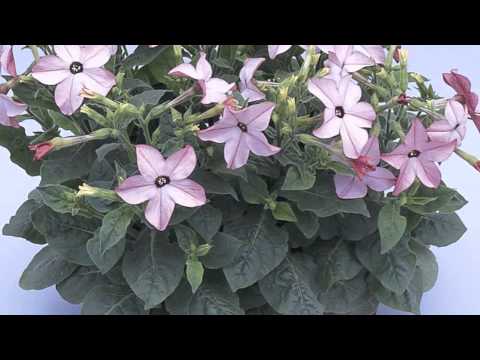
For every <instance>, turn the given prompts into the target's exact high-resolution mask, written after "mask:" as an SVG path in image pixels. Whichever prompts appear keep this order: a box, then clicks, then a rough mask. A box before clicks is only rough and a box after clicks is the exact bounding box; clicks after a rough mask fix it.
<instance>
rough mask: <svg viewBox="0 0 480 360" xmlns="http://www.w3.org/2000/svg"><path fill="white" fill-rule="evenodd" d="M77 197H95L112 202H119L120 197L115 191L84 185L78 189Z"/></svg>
mask: <svg viewBox="0 0 480 360" xmlns="http://www.w3.org/2000/svg"><path fill="white" fill-rule="evenodd" d="M76 196H77V197H93V198H99V199H105V200H111V201H119V200H120V199H119V197H118V196H117V194H116V193H115V191H113V190H108V189H102V188H97V187H94V186H90V185H88V184H86V183H83V184H82V185H80V186H79V187H78V192H77V194H76Z"/></svg>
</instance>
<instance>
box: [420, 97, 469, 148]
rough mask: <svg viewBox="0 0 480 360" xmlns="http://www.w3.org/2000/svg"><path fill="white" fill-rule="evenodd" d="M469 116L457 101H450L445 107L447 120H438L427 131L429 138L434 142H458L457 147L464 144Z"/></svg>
mask: <svg viewBox="0 0 480 360" xmlns="http://www.w3.org/2000/svg"><path fill="white" fill-rule="evenodd" d="M467 121H468V115H467V113H466V112H465V108H464V107H463V105H462V104H460V103H459V102H458V101H455V100H448V102H447V106H446V107H445V119H442V120H437V121H434V122H433V123H432V125H430V127H429V128H428V129H427V134H428V137H429V138H430V139H431V140H433V141H438V142H443V143H445V142H451V141H453V140H456V141H457V146H460V145H461V144H462V140H463V139H464V138H465V133H466V132H467Z"/></svg>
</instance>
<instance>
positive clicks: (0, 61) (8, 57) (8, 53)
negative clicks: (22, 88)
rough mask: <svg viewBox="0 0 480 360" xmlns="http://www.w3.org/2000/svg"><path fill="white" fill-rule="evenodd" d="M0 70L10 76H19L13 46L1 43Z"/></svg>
mask: <svg viewBox="0 0 480 360" xmlns="http://www.w3.org/2000/svg"><path fill="white" fill-rule="evenodd" d="M0 72H1V73H2V74H8V75H10V76H17V67H16V65H15V59H14V57H13V48H12V46H10V45H0Z"/></svg>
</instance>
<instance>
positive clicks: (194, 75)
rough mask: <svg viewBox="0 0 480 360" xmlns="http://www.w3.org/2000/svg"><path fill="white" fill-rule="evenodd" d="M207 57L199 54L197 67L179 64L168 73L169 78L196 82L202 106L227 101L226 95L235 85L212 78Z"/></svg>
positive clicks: (202, 53)
mask: <svg viewBox="0 0 480 360" xmlns="http://www.w3.org/2000/svg"><path fill="white" fill-rule="evenodd" d="M206 57H207V55H206V54H205V53H204V52H201V53H200V58H199V59H198V62H197V66H195V67H194V66H193V65H192V64H185V63H184V64H180V65H178V66H175V67H174V68H173V69H172V70H170V71H169V72H168V74H169V75H171V76H176V77H188V78H191V79H194V80H197V84H198V85H199V86H200V88H201V89H202V92H203V99H202V101H201V102H202V104H205V105H206V104H211V103H223V102H224V101H225V100H227V98H228V96H227V93H228V92H229V91H231V90H232V89H233V88H234V87H235V83H230V84H229V83H227V82H226V81H225V80H222V79H219V78H213V77H212V67H211V66H210V63H209V62H208V61H207V58H206Z"/></svg>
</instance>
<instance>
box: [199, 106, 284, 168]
mask: <svg viewBox="0 0 480 360" xmlns="http://www.w3.org/2000/svg"><path fill="white" fill-rule="evenodd" d="M274 107H275V104H274V103H272V102H262V103H260V104H256V105H251V106H249V107H247V108H245V109H242V110H239V111H236V110H233V109H231V108H228V107H226V108H225V110H224V113H223V116H222V118H221V119H220V120H219V121H218V122H217V123H215V125H213V126H212V127H210V128H208V129H205V130H202V131H200V132H199V133H198V137H199V138H200V139H202V140H204V141H213V142H216V143H225V148H224V155H225V161H226V162H227V167H228V168H230V169H237V168H239V167H242V166H243V165H245V164H246V163H247V161H248V156H249V154H250V151H252V152H253V153H254V154H256V155H258V156H272V155H274V154H276V153H277V152H279V151H280V148H279V147H276V146H273V145H270V144H269V143H268V140H267V138H266V137H265V135H264V134H263V131H264V130H265V129H267V127H268V124H269V122H270V117H271V116H272V111H273V108H274Z"/></svg>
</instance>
